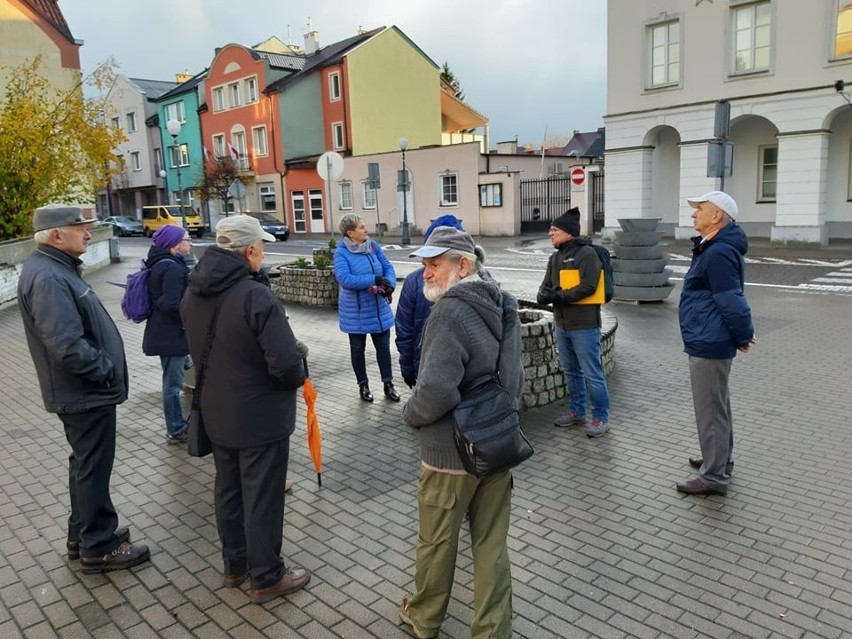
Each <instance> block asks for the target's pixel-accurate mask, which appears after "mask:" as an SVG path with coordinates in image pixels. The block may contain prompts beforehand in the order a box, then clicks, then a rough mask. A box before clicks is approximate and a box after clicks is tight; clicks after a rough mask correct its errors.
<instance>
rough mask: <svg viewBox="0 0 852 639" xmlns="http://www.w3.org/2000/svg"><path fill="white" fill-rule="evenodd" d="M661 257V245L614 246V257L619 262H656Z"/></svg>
mask: <svg viewBox="0 0 852 639" xmlns="http://www.w3.org/2000/svg"><path fill="white" fill-rule="evenodd" d="M662 256H663V245H662V244H659V243H657V244H653V245H651V246H616V247H615V257H617V258H618V259H620V260H656V259H659V258H661V257H662Z"/></svg>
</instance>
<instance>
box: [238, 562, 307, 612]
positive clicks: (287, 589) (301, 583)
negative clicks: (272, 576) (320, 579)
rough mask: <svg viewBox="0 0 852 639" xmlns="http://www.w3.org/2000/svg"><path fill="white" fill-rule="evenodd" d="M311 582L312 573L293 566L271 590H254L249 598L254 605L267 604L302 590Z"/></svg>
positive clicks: (270, 587)
mask: <svg viewBox="0 0 852 639" xmlns="http://www.w3.org/2000/svg"><path fill="white" fill-rule="evenodd" d="M310 580H311V573H309V572H308V571H307V570H306V569H305V568H300V567H299V566H291V567H290V568H288V569H287V570H285V571H284V576H283V577H281V579H280V580H279V581H278V583H276V584H273V585H272V586H269V588H252V589H251V592H249V597H251V600H252V602H253V603H256V604H262V603H266V602H267V601H272V600H273V599H275V598H276V597H283V596H284V595H289V594H292V593H294V592H296V591H297V590H301V589H302V588H304V587H305V586H307V585H308V582H309V581H310Z"/></svg>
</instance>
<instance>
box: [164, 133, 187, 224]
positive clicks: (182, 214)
mask: <svg viewBox="0 0 852 639" xmlns="http://www.w3.org/2000/svg"><path fill="white" fill-rule="evenodd" d="M166 129H168V131H169V135H170V136H172V142H173V143H174V148H175V149H177V150H176V151H175V152H174V153H175V155H173V156H172V157H173V158H174V159H175V168H176V170H177V182H178V198H179V200H180V201H179V203H178V206H180V219H181V224H183V228H186V211H185V209H184V208H183V185H182V184H181V180H180V161H181V152H180V147H179V146H178V141H177V138H178V134H179V133H180V122H178V121H177V120H175V119H174V118H172V119H171V120H169V121H168V122H166Z"/></svg>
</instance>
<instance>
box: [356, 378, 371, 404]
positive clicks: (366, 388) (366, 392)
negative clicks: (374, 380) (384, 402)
mask: <svg viewBox="0 0 852 639" xmlns="http://www.w3.org/2000/svg"><path fill="white" fill-rule="evenodd" d="M358 390H359V391H360V392H361V399H363V400H364V401H365V402H372V401H373V394H372V393H371V392H370V385H369V384H368V383H367V382H364V383H363V384H358Z"/></svg>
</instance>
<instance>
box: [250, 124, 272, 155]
mask: <svg viewBox="0 0 852 639" xmlns="http://www.w3.org/2000/svg"><path fill="white" fill-rule="evenodd" d="M251 136H252V140H253V142H254V154H255V155H256V156H264V155H269V147H268V145H267V143H266V127H265V126H256V127H254V128H253V129H252V130H251Z"/></svg>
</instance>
